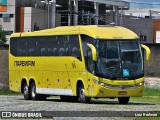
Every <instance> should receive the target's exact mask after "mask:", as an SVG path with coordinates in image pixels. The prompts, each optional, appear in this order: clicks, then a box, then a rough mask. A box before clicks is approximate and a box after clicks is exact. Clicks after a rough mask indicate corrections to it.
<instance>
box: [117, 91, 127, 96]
mask: <svg viewBox="0 0 160 120" xmlns="http://www.w3.org/2000/svg"><path fill="white" fill-rule="evenodd" d="M118 95H127V91H119V92H118Z"/></svg>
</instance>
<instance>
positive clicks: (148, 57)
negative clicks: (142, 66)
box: [141, 44, 151, 61]
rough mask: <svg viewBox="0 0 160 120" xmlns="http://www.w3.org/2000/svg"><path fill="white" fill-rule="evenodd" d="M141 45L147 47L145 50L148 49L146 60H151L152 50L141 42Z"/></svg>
mask: <svg viewBox="0 0 160 120" xmlns="http://www.w3.org/2000/svg"><path fill="white" fill-rule="evenodd" d="M141 47H142V48H143V49H145V51H146V60H147V61H149V60H150V56H151V50H150V49H149V47H147V46H146V45H144V44H141Z"/></svg>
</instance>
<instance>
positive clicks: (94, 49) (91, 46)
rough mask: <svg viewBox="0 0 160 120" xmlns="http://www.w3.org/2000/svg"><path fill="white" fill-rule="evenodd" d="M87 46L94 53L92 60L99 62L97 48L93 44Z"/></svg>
mask: <svg viewBox="0 0 160 120" xmlns="http://www.w3.org/2000/svg"><path fill="white" fill-rule="evenodd" d="M87 45H88V46H89V47H90V49H91V51H92V59H93V61H97V51H96V48H95V47H94V46H93V45H92V44H89V43H87Z"/></svg>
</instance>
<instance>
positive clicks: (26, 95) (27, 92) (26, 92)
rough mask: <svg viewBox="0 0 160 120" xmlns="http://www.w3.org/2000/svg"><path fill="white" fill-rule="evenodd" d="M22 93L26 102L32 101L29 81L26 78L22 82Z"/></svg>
mask: <svg viewBox="0 0 160 120" xmlns="http://www.w3.org/2000/svg"><path fill="white" fill-rule="evenodd" d="M21 93H22V94H23V96H24V99H25V100H30V99H31V96H30V89H29V86H28V85H27V80H26V79H25V78H23V79H22V82H21Z"/></svg>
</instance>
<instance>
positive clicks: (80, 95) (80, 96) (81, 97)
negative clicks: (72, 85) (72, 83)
mask: <svg viewBox="0 0 160 120" xmlns="http://www.w3.org/2000/svg"><path fill="white" fill-rule="evenodd" d="M90 100H91V98H90V97H86V96H85V90H84V86H83V84H80V85H79V86H78V101H79V102H81V103H89V102H90Z"/></svg>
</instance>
